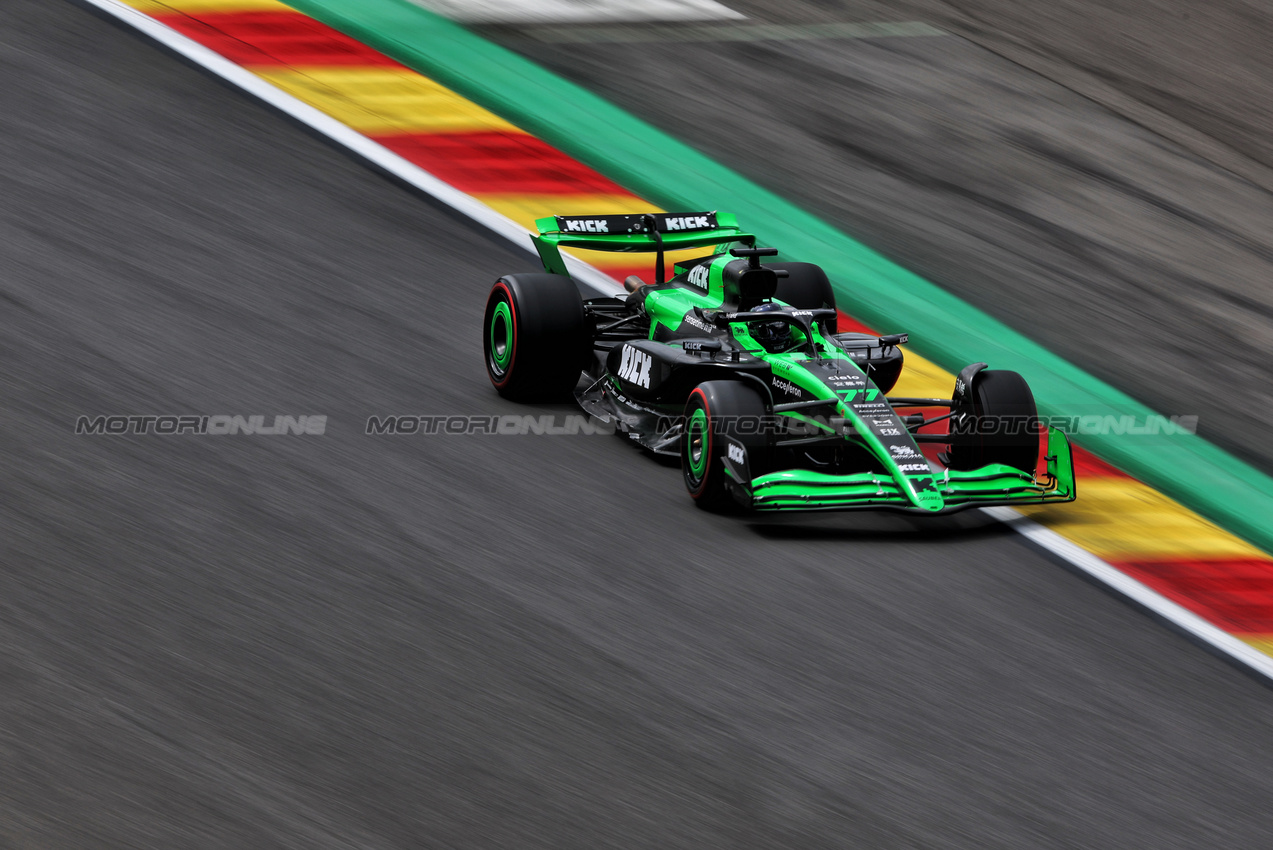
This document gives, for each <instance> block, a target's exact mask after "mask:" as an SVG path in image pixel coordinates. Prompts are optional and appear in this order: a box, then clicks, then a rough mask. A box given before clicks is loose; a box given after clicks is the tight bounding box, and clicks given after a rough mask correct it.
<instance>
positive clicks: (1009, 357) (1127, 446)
mask: <svg viewBox="0 0 1273 850" xmlns="http://www.w3.org/2000/svg"><path fill="white" fill-rule="evenodd" d="M287 2H289V3H290V5H292V6H294V7H296V8H297V9H298V10H300V11H302V12H305V13H306V14H309V15H310V16H312V17H314V18H317V19H319V20H321V21H323V22H325V23H327V24H329V25H330V26H333V27H335V28H336V29H338V30H341V31H342V32H345V33H347V34H349V35H351V36H353V37H355V38H358V39H359V40H361V41H363V42H365V43H367V44H369V45H371V46H373V47H375V48H376V49H378V50H380V51H381V52H383V53H385V54H387V55H389V56H392V57H393V58H395V59H397V60H398V61H400V62H402V63H403V64H405V65H407V66H409V67H412V68H415V69H416V70H418V71H420V72H421V73H423V74H426V75H428V76H429V77H432V78H433V79H435V80H437V81H439V82H441V83H442V84H443V85H446V86H449V87H450V88H453V89H455V90H456V91H458V92H459V93H461V94H463V95H464V96H465V97H468V98H470V99H471V100H473V101H475V102H477V103H479V104H481V105H482V106H484V107H486V108H487V109H490V110H491V111H492V112H495V113H497V114H499V115H501V116H503V117H504V118H506V119H507V120H509V121H511V122H512V123H514V124H516V125H517V126H519V127H522V128H523V129H525V130H527V131H528V132H531V133H534V134H535V135H537V136H539V137H540V138H542V139H544V140H545V141H547V142H548V143H550V144H552V145H555V146H556V147H558V148H560V149H562V150H564V151H566V152H567V153H569V154H571V155H572V156H574V157H575V158H576V159H578V160H580V161H581V162H583V163H585V164H587V165H589V166H592V167H593V168H595V169H597V170H598V171H600V172H602V173H603V174H606V175H607V176H609V177H610V178H611V179H613V180H615V181H616V182H618V183H619V184H621V185H623V186H626V187H627V188H629V189H630V190H631V191H633V192H635V193H636V194H638V195H640V196H642V197H644V198H646V199H647V200H649V201H652V202H653V203H656V204H659V205H661V206H663V207H664V208H666V209H722V210H728V211H730V212H733V213H736V214H737V215H738V216H739V220H740V221H742V222H744V223H745V224H746V225H747V226H748V227H749V228H752V227H754V228H755V230H754V232H756V233H757V234H759V235H760V237H761V238H762V239H764V240H766V241H768V242H769V243H770V244H773V245H779V246H781V247H782V250H783V252H784V254H786V255H788V256H790V257H793V258H798V259H801V260H807V261H810V262H815V263H818V264H819V265H821V266H823V267H824V268H825V269H826V270H827V273H828V274H829V275H830V277H831V279H832V280H833V281H837V287H836V289H837V292H838V294H839V295H840V297H841V299H842V301H841V306H842V307H843V308H844V309H845V310H846V312H848V313H850V314H851V315H854V316H856V317H858V318H860V319H862V320H864V321H866V322H868V323H870V324H872V325H875V326H876V327H881V328H885V329H889V328H899V329H900V328H904V329H906V330H908V331H909V332H910V333H911V339H912V340H913V342H912V345H913V346H914V347H915V348H916V349H917V350H919V351H920V352H921V353H922V354H924V355H925V356H927V357H929V358H931V359H932V360H934V361H935V362H937V363H938V364H940V365H941V366H943V367H945V368H946V369H948V370H950V371H952V372H954V371H957V370H958V369H960V368H961V367H962V366H963V365H964V364H966V363H968V362H970V361H973V360H984V361H986V362H988V363H990V364H991V365H992V366H994V367H997V368H1008V369H1015V370H1017V371H1019V372H1021V373H1022V374H1023V375H1024V376H1025V377H1026V379H1027V380H1028V381H1029V382H1030V385H1031V386H1032V387H1033V388H1034V391H1035V395H1036V397H1037V398H1038V399H1040V411H1041V412H1042V413H1043V414H1045V415H1073V414H1075V413H1082V414H1100V415H1107V414H1108V415H1117V416H1122V415H1129V414H1130V415H1133V416H1137V417H1145V416H1149V415H1153V411H1152V410H1150V409H1149V408H1148V407H1146V406H1145V405H1143V404H1141V403H1139V402H1137V401H1135V400H1134V399H1132V398H1131V397H1130V396H1128V395H1126V394H1125V393H1123V392H1120V391H1119V390H1116V389H1114V388H1113V387H1111V386H1109V385H1108V384H1105V383H1103V382H1102V381H1099V380H1097V379H1096V378H1094V377H1092V376H1091V375H1088V374H1086V373H1085V372H1083V371H1082V370H1080V369H1078V368H1077V367H1075V366H1073V365H1072V364H1070V363H1068V362H1066V361H1065V360H1063V359H1061V358H1060V357H1057V356H1056V355H1054V354H1052V353H1051V352H1049V351H1047V350H1046V349H1044V348H1043V347H1042V346H1040V345H1038V344H1037V343H1035V342H1033V341H1031V340H1029V339H1027V338H1026V337H1025V336H1023V335H1022V334H1020V333H1017V332H1016V331H1014V330H1012V329H1011V328H1009V327H1008V326H1006V325H1004V324H1003V323H1002V322H999V321H998V320H996V319H994V318H992V317H991V316H988V315H986V314H985V313H983V312H981V311H980V310H977V309H976V308H974V307H972V306H970V305H968V304H965V303H964V302H963V301H961V300H959V299H958V298H956V297H954V296H952V295H950V294H949V293H947V292H945V291H943V290H942V289H940V288H938V287H937V286H935V285H933V284H932V283H929V282H928V281H926V280H924V279H923V278H921V277H919V276H918V275H915V274H913V273H912V272H909V271H907V270H906V269H904V268H902V267H900V266H898V265H897V264H896V263H893V262H891V261H889V260H887V259H885V258H884V257H882V256H880V255H879V254H877V253H875V252H874V251H872V250H870V249H869V248H867V247H866V246H864V245H862V244H860V243H858V242H856V241H854V240H853V239H851V238H850V237H848V236H846V235H845V234H843V233H841V232H840V231H838V230H836V229H835V228H834V227H832V226H830V225H829V224H827V223H825V222H823V221H821V220H819V219H817V218H815V217H814V216H812V215H810V214H808V213H806V212H805V211H803V210H801V209H799V208H798V207H796V206H795V205H793V204H791V203H790V202H788V201H786V200H784V199H783V198H780V197H778V196H777V195H775V194H773V193H772V192H769V191H767V190H765V189H763V188H761V187H760V186H757V185H756V184H754V183H752V182H751V181H749V180H747V179H746V178H744V177H742V176H740V175H738V174H736V173H734V172H733V171H730V170H729V169H727V168H725V167H724V166H722V165H719V164H718V163H716V162H714V161H712V160H711V159H709V158H708V157H706V156H704V155H702V154H701V153H699V152H698V151H696V150H694V149H693V148H691V147H689V146H688V145H685V144H683V143H681V142H678V141H676V140H675V139H673V138H671V137H670V136H668V135H666V134H665V133H663V132H661V131H660V130H657V129H656V128H654V127H652V126H650V125H649V124H647V123H645V122H644V121H641V120H639V119H637V118H635V117H634V116H632V115H629V114H628V113H626V112H624V111H623V110H621V109H619V108H617V107H615V106H614V105H612V104H610V103H608V102H606V101H605V100H603V99H601V98H599V97H597V96H596V95H594V94H592V93H591V92H589V91H587V90H585V89H583V88H581V87H579V86H576V85H574V84H573V83H570V82H568V81H566V80H563V79H562V78H560V77H558V76H556V75H555V74H552V73H550V72H548V71H546V70H544V69H543V68H541V67H539V66H538V65H535V64H534V63H532V62H529V61H527V60H526V59H523V58H522V57H520V56H518V55H516V54H514V53H512V52H511V51H508V50H505V49H504V48H502V47H499V46H498V45H495V44H492V43H491V42H489V41H486V40H485V39H483V38H480V37H479V36H477V35H474V34H473V33H471V32H469V31H467V30H465V29H464V28H463V27H460V26H458V25H457V24H454V23H452V22H450V21H448V20H446V19H444V18H441V17H439V16H437V15H434V14H432V13H430V12H426V11H425V10H423V9H420V8H419V7H417V6H414V5H412V4H411V3H409V2H407V0H287ZM599 212H604V210H600V211H599ZM848 281H852V284H851V285H850V284H849V283H848ZM1084 444H1085V447H1086V448H1088V449H1090V450H1092V451H1094V452H1095V453H1096V454H1098V455H1099V456H1100V457H1102V458H1104V459H1105V460H1107V461H1109V462H1110V463H1113V464H1114V465H1115V466H1117V467H1119V468H1121V469H1124V470H1126V471H1127V472H1129V473H1131V474H1132V475H1135V476H1136V477H1137V478H1139V479H1141V480H1142V481H1144V482H1145V483H1147V484H1149V485H1151V486H1153V487H1155V488H1157V489H1159V490H1161V491H1162V492H1164V493H1166V494H1168V495H1170V496H1172V497H1173V498H1175V499H1177V500H1179V501H1180V502H1182V503H1184V504H1186V505H1188V506H1189V507H1191V508H1193V509H1194V510H1196V511H1198V512H1199V513H1201V514H1202V515H1204V516H1206V517H1208V518H1210V519H1212V520H1213V521H1215V522H1217V523H1218V524H1220V525H1222V526H1224V527H1225V528H1227V529H1229V530H1230V531H1232V532H1234V533H1236V534H1239V535H1241V536H1242V537H1244V538H1246V539H1247V540H1249V541H1251V542H1253V543H1255V544H1256V545H1258V546H1260V547H1262V548H1264V549H1265V550H1267V551H1270V552H1273V479H1271V478H1269V476H1267V475H1265V474H1264V473H1262V472H1260V471H1259V470H1257V469H1255V468H1253V467H1251V466H1249V465H1247V464H1244V463H1242V462H1241V461H1239V460H1237V459H1236V458H1234V457H1233V456H1232V455H1230V454H1228V453H1227V452H1224V451H1222V450H1221V449H1219V448H1217V447H1216V446H1213V445H1211V444H1210V443H1208V442H1206V441H1205V440H1203V439H1201V438H1199V437H1197V436H1194V435H1188V434H1180V435H1174V436H1171V437H1162V438H1160V439H1159V440H1157V441H1155V443H1154V444H1153V445H1146V441H1137V440H1134V439H1126V438H1119V437H1116V436H1091V437H1088V438H1086V439H1085V441H1084ZM1080 498H1082V496H1081V495H1080Z"/></svg>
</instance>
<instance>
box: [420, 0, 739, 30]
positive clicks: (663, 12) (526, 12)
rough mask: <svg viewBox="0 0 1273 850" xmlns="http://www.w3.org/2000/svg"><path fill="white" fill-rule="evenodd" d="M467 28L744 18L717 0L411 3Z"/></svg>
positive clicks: (451, 0)
mask: <svg viewBox="0 0 1273 850" xmlns="http://www.w3.org/2000/svg"><path fill="white" fill-rule="evenodd" d="M411 2H412V3H414V4H415V5H417V6H420V7H421V8H424V9H428V10H429V11H430V12H436V13H438V14H439V15H442V16H443V17H446V18H450V19H451V20H453V21H460V22H462V23H466V24H563V23H596V22H600V21H609V22H611V23H620V22H623V23H630V22H635V21H719V20H738V19H740V18H744V17H746V16H745V15H742V14H740V13H738V12H735V11H734V10H733V9H730V8H729V7H727V6H723V5H721V4H720V3H717V2H716V0H411Z"/></svg>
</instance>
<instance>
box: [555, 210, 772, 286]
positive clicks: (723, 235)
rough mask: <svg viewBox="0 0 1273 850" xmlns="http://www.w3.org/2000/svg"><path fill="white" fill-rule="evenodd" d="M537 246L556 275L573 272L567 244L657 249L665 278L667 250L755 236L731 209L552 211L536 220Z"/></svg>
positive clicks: (609, 248)
mask: <svg viewBox="0 0 1273 850" xmlns="http://www.w3.org/2000/svg"><path fill="white" fill-rule="evenodd" d="M535 227H536V229H538V230H539V233H538V234H537V235H533V236H531V237H530V238H531V241H532V242H534V243H535V250H536V251H538V252H539V258H540V259H541V260H543V263H544V270H545V271H547V272H549V273H551V274H563V275H564V274H569V272H567V271H566V264H565V262H564V261H563V260H562V258H561V249H562V248H586V249H588V250H590V251H621V252H657V253H658V280H659V282H660V283H661V282H662V281H663V252H664V251H672V250H676V249H680V248H700V247H702V246H705V245H713V246H715V245H727V244H729V243H731V242H743V243H745V244H747V245H753V246H754V245H755V244H756V237H755V236H754V235H753V234H751V233H744V232H743V231H742V229H741V228H739V226H738V221H737V219H736V218H735V217H734V216H733V215H730V214H729V213H717V212H672V213H637V214H630V215H553V216H548V217H547V218H541V219H536V221H535Z"/></svg>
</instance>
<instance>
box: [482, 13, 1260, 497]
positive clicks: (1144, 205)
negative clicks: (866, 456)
mask: <svg viewBox="0 0 1273 850" xmlns="http://www.w3.org/2000/svg"><path fill="white" fill-rule="evenodd" d="M728 5H730V6H731V8H735V9H737V10H739V11H741V12H744V13H745V14H747V15H748V16H749V18H750V19H751V20H752V21H753V22H756V23H783V24H808V25H818V24H826V23H829V22H864V21H865V22H875V21H909V20H919V21H923V22H927V23H929V24H935V25H937V26H940V27H942V28H944V29H946V30H947V31H949V32H950V33H952V35H951V36H949V37H935V38H934V37H919V38H873V39H814V40H787V41H723V40H717V41H712V40H710V39H709V40H704V41H698V42H683V41H660V40H659V39H660V32H661V30H660V28H659V27H658V26H635V25H634V26H628V27H626V28H615V29H614V31H615V32H618V33H620V34H621V37H620V38H616V39H615V40H612V41H599V42H597V43H594V44H577V43H567V44H562V43H557V42H555V41H554V39H557V38H560V37H562V35H566V36H568V35H569V32H570V30H569V28H563V27H530V28H521V29H518V28H487V29H486V30H485V32H487V33H488V34H489V35H490V36H491V37H493V38H495V39H496V40H498V41H500V42H501V43H503V44H505V45H507V46H509V47H511V48H513V49H515V50H518V51H520V52H522V53H524V54H526V55H527V56H529V57H530V58H532V59H535V60H536V61H539V62H540V63H541V64H544V65H545V66H547V67H549V68H551V69H553V70H555V71H557V72H559V73H561V74H562V75H564V76H566V77H568V78H570V79H572V80H574V81H575V82H578V83H580V84H581V85H584V86H586V87H588V88H591V89H593V90H594V91H596V92H598V93H599V94H601V95H603V96H604V97H607V98H608V99H610V100H612V101H613V102H615V103H617V104H618V105H620V106H622V107H624V108H625V109H627V110H629V111H630V112H633V113H635V114H637V115H639V116H641V117H643V118H645V119H646V120H648V121H650V122H651V123H653V124H654V125H656V126H658V127H660V128H662V129H664V130H665V131H667V132H669V133H671V134H672V135H674V136H676V137H678V138H680V139H682V140H683V141H686V142H688V143H689V144H691V145H693V146H695V147H696V148H698V149H699V150H701V151H703V152H705V153H706V154H708V155H709V156H711V157H713V158H714V159H716V160H718V161H720V162H722V163H724V164H726V165H729V166H731V167H733V168H734V169H736V170H737V171H739V172H741V173H743V174H745V175H747V176H748V177H750V178H752V179H753V180H755V181H757V182H758V183H760V184H761V185H763V186H765V187H766V188H768V189H771V190H773V191H775V192H777V193H778V194H780V195H783V196H785V197H787V198H788V199H790V200H792V201H794V202H796V203H797V204H800V205H801V206H803V207H804V208H805V209H808V210H810V211H811V212H814V213H816V214H818V215H820V216H821V217H823V218H824V219H826V220H828V221H830V222H832V223H834V224H836V225H838V226H840V227H841V228H842V229H844V230H845V231H846V232H847V233H849V234H851V235H853V236H854V237H856V238H858V239H860V240H861V241H862V242H864V243H865V244H867V245H870V246H871V247H873V248H875V249H876V250H879V251H881V252H882V253H883V254H885V255H886V256H888V257H890V258H891V259H893V260H895V261H897V262H899V263H900V264H901V265H902V266H904V267H906V268H909V269H912V270H914V271H916V272H919V273H920V274H922V275H923V276H925V277H927V278H928V279H929V280H932V281H934V282H936V283H938V284H939V285H941V286H942V287H944V288H945V289H947V290H949V291H951V292H953V293H955V294H956V295H959V296H960V297H962V298H964V299H965V300H967V301H969V302H970V303H972V304H975V305H976V306H978V307H980V308H982V309H983V310H986V311H987V312H989V313H990V314H992V315H994V316H995V317H997V318H999V319H1001V320H1002V321H1004V322H1006V323H1007V324H1009V325H1010V326H1012V327H1014V328H1016V329H1017V330H1020V331H1021V332H1023V333H1024V334H1026V335H1027V336H1029V337H1031V338H1033V339H1035V340H1037V341H1038V342H1040V343H1042V344H1043V345H1045V346H1046V347H1048V348H1050V349H1051V350H1053V351H1055V352H1056V353H1058V354H1060V355H1061V356H1063V357H1065V358H1067V359H1068V360H1070V361H1071V362H1073V363H1076V364H1078V365H1079V366H1081V367H1082V368H1084V369H1085V370H1087V371H1088V372H1090V373H1092V374H1094V375H1096V376H1098V377H1100V378H1102V379H1104V380H1106V381H1108V382H1109V383H1111V384H1113V385H1114V386H1116V387H1118V388H1119V389H1122V390H1124V391H1126V392H1128V393H1130V394H1131V395H1133V396H1134V397H1136V398H1138V399H1139V400H1141V401H1143V402H1145V403H1147V404H1149V405H1150V406H1151V407H1153V408H1155V409H1157V410H1159V411H1160V412H1163V413H1166V414H1172V415H1196V416H1199V417H1200V424H1199V428H1200V433H1201V434H1202V435H1203V436H1205V437H1207V438H1208V439H1210V440H1212V441H1214V442H1216V443H1218V444H1219V445H1221V446H1223V447H1225V448H1227V449H1229V450H1230V451H1233V452H1235V453H1236V454H1238V455H1239V456H1240V457H1242V458H1244V459H1246V460H1247V461H1249V462H1251V463H1253V464H1255V465H1257V466H1259V467H1261V468H1262V469H1264V471H1266V472H1270V473H1273V442H1270V441H1269V439H1268V433H1269V432H1268V427H1267V425H1265V424H1264V423H1267V422H1268V421H1269V420H1270V419H1271V418H1273V367H1271V366H1270V364H1273V287H1270V286H1269V281H1270V280H1273V195H1271V194H1270V192H1273V168H1271V167H1270V166H1271V165H1273V153H1270V150H1271V148H1270V144H1269V141H1268V140H1269V139H1270V138H1273V136H1271V135H1270V133H1269V132H1268V130H1269V127H1270V126H1271V125H1273V119H1271V118H1270V114H1269V109H1270V107H1269V103H1271V102H1273V101H1271V100H1270V98H1269V95H1268V92H1270V91H1273V71H1271V70H1270V67H1271V66H1270V65H1269V63H1268V61H1267V45H1268V43H1269V38H1270V33H1271V32H1273V15H1269V14H1268V13H1267V12H1266V11H1261V10H1259V9H1256V8H1255V7H1254V6H1252V5H1250V4H1247V3H1242V2H1218V3H1208V4H1205V8H1203V7H1200V6H1199V5H1198V4H1196V3H1187V2H1160V3H1150V2H1141V0H1136V2H1130V0H1129V2H1110V3H1106V2H1102V3H1095V2H1090V0H1061V2H1057V0H1040V2H1035V0H1025V2H1010V3H1009V2H1003V0H959V2H947V0H902V2H889V3H880V2H874V0H848V1H847V2H846V0H826V1H825V2H812V0H790V1H789V2H783V3H778V4H775V3H768V2H758V0H734V2H731V3H729V4H728ZM640 38H648V40H647V41H640V40H639V39H640ZM624 39H638V40H635V41H624ZM546 108H551V106H546ZM581 132H586V130H584V129H583V128H581ZM710 203H711V201H710V199H704V201H703V204H704V205H710ZM780 247H781V246H780ZM850 283H851V282H850ZM842 306H844V307H845V309H847V310H849V311H850V312H852V304H851V303H850V304H846V305H842ZM902 330H904V329H902ZM952 332H957V329H952ZM991 365H992V366H997V367H999V368H1012V367H1011V365H1010V364H991Z"/></svg>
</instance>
